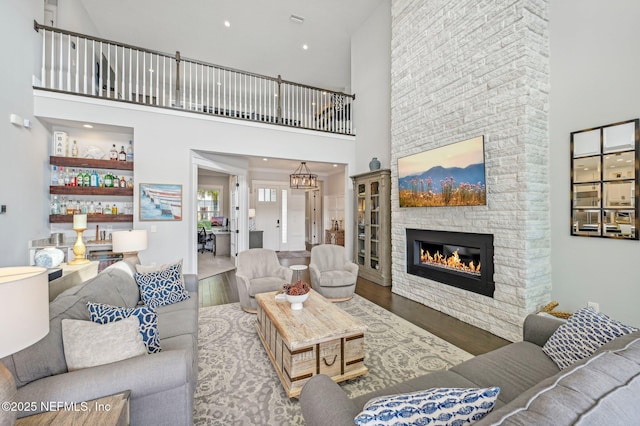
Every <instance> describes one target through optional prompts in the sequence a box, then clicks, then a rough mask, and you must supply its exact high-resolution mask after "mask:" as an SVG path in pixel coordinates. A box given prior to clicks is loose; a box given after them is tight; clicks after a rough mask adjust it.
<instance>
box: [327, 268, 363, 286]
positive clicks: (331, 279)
mask: <svg viewBox="0 0 640 426" xmlns="http://www.w3.org/2000/svg"><path fill="white" fill-rule="evenodd" d="M357 279H358V276H357V275H353V274H352V273H350V272H347V271H325V272H323V273H322V275H321V276H320V286H321V287H346V286H354V285H356V280H357Z"/></svg>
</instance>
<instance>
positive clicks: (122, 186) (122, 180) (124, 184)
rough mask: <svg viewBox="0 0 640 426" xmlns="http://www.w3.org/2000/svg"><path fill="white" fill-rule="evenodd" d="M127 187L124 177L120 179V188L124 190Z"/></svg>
mask: <svg viewBox="0 0 640 426" xmlns="http://www.w3.org/2000/svg"><path fill="white" fill-rule="evenodd" d="M126 187H127V181H126V180H125V179H124V176H121V177H120V188H126Z"/></svg>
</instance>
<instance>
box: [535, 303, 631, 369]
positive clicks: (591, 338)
mask: <svg viewBox="0 0 640 426" xmlns="http://www.w3.org/2000/svg"><path fill="white" fill-rule="evenodd" d="M634 331H637V329H636V328H634V327H629V326H626V325H624V324H622V323H621V322H619V321H616V320H614V319H611V318H609V317H608V316H606V315H605V314H603V313H601V312H596V311H595V310H594V309H593V308H582V309H579V310H578V311H576V312H575V313H574V314H573V315H571V316H570V317H569V320H568V321H567V323H566V324H562V325H561V326H560V327H558V329H557V330H556V331H555V332H554V333H553V334H552V335H551V337H550V338H549V340H548V341H547V343H545V345H544V346H543V347H542V351H543V352H544V353H545V354H547V355H548V356H549V357H550V358H551V359H552V360H553V361H554V362H555V363H556V364H557V365H558V367H559V368H560V369H564V368H567V367H569V366H570V365H571V364H573V363H574V362H576V361H578V360H581V359H583V358H586V357H588V356H589V355H591V354H593V353H594V352H595V351H596V350H597V349H598V348H599V347H600V346H602V345H604V344H605V343H607V342H609V341H611V340H613V339H615V338H616V337H620V336H623V335H625V334H629V333H632V332H634Z"/></svg>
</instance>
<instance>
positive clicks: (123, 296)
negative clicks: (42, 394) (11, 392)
mask: <svg viewBox="0 0 640 426" xmlns="http://www.w3.org/2000/svg"><path fill="white" fill-rule="evenodd" d="M138 300H139V291H138V288H137V285H136V283H135V281H134V280H133V278H131V276H130V275H129V274H127V273H126V272H124V271H122V270H119V269H117V268H107V269H105V270H104V271H102V272H100V273H99V274H98V275H96V276H95V277H94V278H91V279H89V280H87V281H85V282H84V283H82V284H79V285H77V286H75V287H72V288H70V289H68V290H66V291H64V292H63V293H61V294H59V295H58V297H56V298H55V300H53V301H52V302H51V303H49V334H47V335H46V336H45V337H44V338H42V339H41V340H40V341H38V342H37V343H35V344H33V345H31V346H29V347H28V348H25V349H23V350H21V351H20V352H17V353H15V354H13V355H11V356H9V357H6V358H4V359H3V360H2V362H3V363H4V365H5V366H6V367H7V368H8V369H9V371H11V373H13V376H14V378H15V380H16V385H17V386H18V387H22V386H24V385H26V384H27V383H30V382H32V381H34V380H37V379H40V378H43V377H47V376H52V375H55V374H60V373H65V372H66V371H67V363H66V361H65V358H64V347H63V343H62V326H61V322H62V320H63V319H65V318H71V319H80V320H86V321H88V320H89V312H88V311H87V306H86V305H87V302H88V301H96V302H102V303H109V304H114V305H115V304H119V305H121V306H135V305H136V304H137V303H138Z"/></svg>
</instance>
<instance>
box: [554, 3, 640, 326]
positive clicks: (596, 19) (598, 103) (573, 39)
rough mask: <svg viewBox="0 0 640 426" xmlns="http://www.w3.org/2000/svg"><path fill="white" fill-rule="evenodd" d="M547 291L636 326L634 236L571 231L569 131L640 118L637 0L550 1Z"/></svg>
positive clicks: (567, 303)
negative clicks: (549, 286)
mask: <svg viewBox="0 0 640 426" xmlns="http://www.w3.org/2000/svg"><path fill="white" fill-rule="evenodd" d="M549 5H550V17H551V19H550V22H551V30H550V34H551V109H550V129H551V152H550V164H551V179H550V181H551V182H552V184H551V218H552V219H551V229H552V233H551V235H552V237H551V248H552V253H553V256H552V284H553V290H552V297H553V299H554V300H557V301H559V302H560V306H559V308H560V309H562V310H568V311H573V310H575V309H577V308H579V307H582V306H585V305H586V304H587V302H588V301H593V302H597V303H599V304H600V310H601V311H603V312H605V313H606V314H608V315H610V316H612V317H614V318H616V319H618V320H620V321H623V322H626V323H628V324H631V325H634V326H639V325H640V309H638V300H640V269H638V260H639V259H640V242H638V241H620V240H609V239H605V238H586V237H577V236H571V235H570V225H571V213H570V198H569V197H570V192H569V191H570V170H569V166H570V147H569V138H570V135H569V134H570V132H573V131H576V130H581V129H586V128H591V127H595V126H600V125H604V124H609V123H615V122H618V121H623V120H627V119H632V118H638V117H640V98H639V97H638V93H640V78H638V70H640V55H639V54H638V45H639V44H640V34H639V33H638V23H637V21H638V17H640V2H638V1H637V0H612V1H609V2H606V3H603V2H601V1H598V0H566V1H550V2H549Z"/></svg>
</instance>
